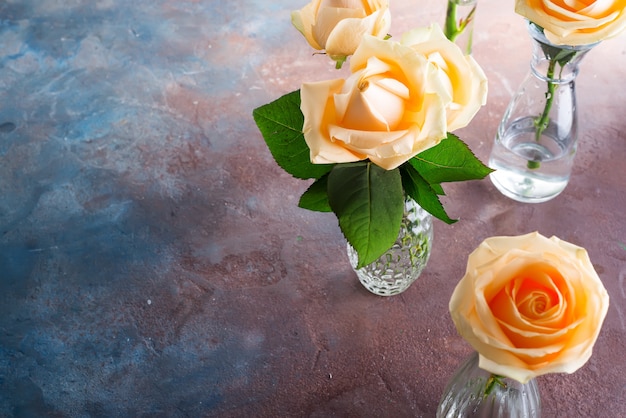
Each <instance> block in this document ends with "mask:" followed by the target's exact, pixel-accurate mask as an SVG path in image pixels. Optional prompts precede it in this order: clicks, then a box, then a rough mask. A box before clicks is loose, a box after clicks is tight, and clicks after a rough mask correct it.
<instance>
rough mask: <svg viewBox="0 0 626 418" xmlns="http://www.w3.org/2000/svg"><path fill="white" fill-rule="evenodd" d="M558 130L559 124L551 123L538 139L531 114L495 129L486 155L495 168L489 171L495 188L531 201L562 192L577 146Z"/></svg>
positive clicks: (547, 198) (521, 199) (549, 197)
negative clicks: (495, 134) (488, 152)
mask: <svg viewBox="0 0 626 418" xmlns="http://www.w3.org/2000/svg"><path fill="white" fill-rule="evenodd" d="M565 131H568V130H565ZM559 133H562V131H561V132H559V125H557V124H552V123H551V124H549V125H548V127H547V128H546V129H545V130H544V131H543V132H542V133H541V135H540V138H539V140H537V137H536V128H535V125H534V118H533V117H531V116H528V117H524V118H521V119H518V120H516V121H515V122H514V123H512V124H510V125H509V127H508V129H506V131H504V132H498V136H497V137H496V141H495V144H494V148H493V150H492V152H491V156H490V158H489V166H490V167H491V168H493V169H495V170H496V171H494V172H493V173H491V174H490V177H491V181H492V182H493V184H494V185H495V186H496V187H497V188H498V190H500V192H501V193H502V194H504V195H505V196H508V197H510V198H511V199H514V200H517V201H520V202H532V203H539V202H545V201H547V200H550V199H552V198H554V197H555V196H556V195H558V194H559V193H561V192H562V191H563V190H564V189H565V186H567V183H568V181H569V176H570V172H571V169H572V164H573V161H574V155H575V153H576V148H575V145H572V143H573V141H570V140H569V138H567V137H565V138H563V136H562V135H559Z"/></svg>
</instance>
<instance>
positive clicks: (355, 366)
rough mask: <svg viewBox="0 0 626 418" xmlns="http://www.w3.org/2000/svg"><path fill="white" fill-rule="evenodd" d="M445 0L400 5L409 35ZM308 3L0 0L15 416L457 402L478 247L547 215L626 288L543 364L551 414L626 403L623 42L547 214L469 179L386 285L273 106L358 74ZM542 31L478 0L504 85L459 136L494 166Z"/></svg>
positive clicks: (368, 411)
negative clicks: (283, 145) (321, 36)
mask: <svg viewBox="0 0 626 418" xmlns="http://www.w3.org/2000/svg"><path fill="white" fill-rule="evenodd" d="M443 3H444V2H441V1H435V0H431V1H427V2H422V3H421V4H420V7H419V8H418V7H417V6H416V3H415V2H394V3H393V5H392V13H393V16H394V26H393V28H394V31H397V32H401V31H402V30H404V29H408V28H410V27H413V26H418V25H426V24H428V23H430V22H431V21H433V20H441V18H442V16H443V12H444V6H445V5H444V4H443ZM303 4H304V2H302V4H296V3H294V2H291V1H286V0H282V1H274V2H265V1H252V0H249V1H245V0H235V1H228V2H226V1H224V2H215V1H213V2H209V1H192V0H189V1H181V0H176V1H174V0H159V1H152V0H151V1H147V0H138V1H133V2H125V1H120V0H99V1H96V0H93V1H88V0H71V1H65V0H63V1H62V0H8V1H6V0H5V1H4V2H0V416H3V417H4V416H7V417H10V416H15V417H35V416H36V417H42V416H51V417H65V416H67V417H112V416H122V417H125V416H129V417H131V416H132V417H136V416H150V417H154V416H163V417H165V416H167V417H198V416H220V417H239V416H245V417H249V416H266V417H274V416H294V417H299V416H313V417H331V416H337V417H340V416H341V417H344V416H348V417H351V416H354V417H356V416H359V417H368V416H383V417H384V416H393V417H402V416H426V417H427V416H433V413H434V409H435V407H436V405H437V402H438V399H439V396H440V394H441V392H442V391H443V387H444V385H445V382H446V380H447V379H448V378H449V377H450V376H451V375H452V372H453V371H454V369H455V368H456V366H457V364H458V363H459V362H460V361H461V360H462V359H463V358H464V357H465V356H466V355H467V354H468V353H469V347H468V346H467V344H466V343H464V342H463V341H462V339H461V338H460V337H458V335H457V334H456V332H455V330H454V327H453V325H452V322H451V320H449V317H448V314H447V301H448V298H449V296H450V294H451V291H452V289H453V288H454V285H455V284H456V281H457V280H458V279H459V278H460V277H461V275H462V273H463V271H464V266H465V260H466V257H467V254H469V252H470V251H471V250H472V249H473V248H474V247H475V246H476V245H478V243H479V242H480V241H482V239H484V238H485V237H487V236H490V235H499V234H518V233H525V232H529V231H531V230H536V229H538V230H540V231H541V232H542V233H543V234H544V235H552V234H556V235H559V236H560V237H562V238H563V239H566V240H570V241H572V242H575V243H577V244H580V245H583V246H585V247H587V248H588V250H589V252H590V255H591V257H592V260H593V261H594V264H595V265H596V268H597V270H598V272H599V273H600V276H601V277H602V279H603V280H604V281H605V284H606V287H607V288H608V290H609V293H610V296H611V301H612V305H611V308H610V310H609V315H608V317H607V321H606V324H605V327H604V329H603V331H602V333H601V335H600V339H599V341H598V345H597V346H596V350H595V353H594V356H593V357H592V359H591V361H590V362H589V363H588V365H586V366H585V367H584V368H583V369H581V370H580V371H578V372H577V373H575V374H573V375H569V376H546V377H542V378H540V379H539V383H540V386H541V390H542V396H543V398H544V405H545V411H546V414H545V416H559V417H561V416H562V417H572V416H626V407H625V406H624V403H623V402H622V400H623V399H624V397H625V396H626V393H625V388H626V377H625V376H626V365H625V363H624V356H625V355H626V351H625V349H624V347H625V346H626V337H625V332H626V320H625V319H624V318H626V303H625V299H626V285H625V283H624V280H625V277H626V250H625V249H624V244H626V216H625V212H624V208H625V207H626V198H625V192H626V184H625V180H624V179H625V178H626V168H625V167H626V165H624V163H623V158H624V155H626V134H625V133H624V132H626V121H625V120H624V118H623V114H624V110H625V107H626V93H625V92H624V90H623V89H621V88H620V89H616V88H615V87H616V80H623V79H624V78H626V70H625V69H626V49H625V47H624V38H623V37H621V38H619V39H617V40H613V41H610V42H606V43H603V44H602V45H601V46H599V47H597V48H596V49H595V50H594V51H592V53H590V55H589V58H588V59H587V61H586V62H585V63H584V65H583V68H582V71H581V75H580V76H579V86H578V92H579V100H580V103H581V145H580V151H579V155H578V156H577V163H576V164H577V166H576V169H575V172H574V175H573V177H572V181H571V183H570V185H569V186H568V189H567V190H566V192H565V193H563V195H561V196H559V197H558V198H557V199H555V200H554V201H552V202H548V203H546V204H541V205H534V206H529V205H521V204H517V203H515V202H512V201H509V200H507V199H505V198H503V197H502V196H500V195H499V194H498V193H497V192H496V191H495V189H494V188H493V187H492V186H491V184H490V183H489V182H488V181H484V182H471V183H467V184H463V185H451V187H450V188H447V189H446V190H447V191H448V195H449V197H448V198H446V199H447V201H446V203H447V205H448V208H449V211H450V213H451V214H452V215H453V216H454V217H460V218H462V221H461V222H459V223H458V224H455V225H453V226H446V225H443V224H441V223H437V224H436V225H435V235H436V241H435V245H434V248H433V255H432V258H431V261H430V263H429V266H428V268H427V270H426V271H425V272H424V273H423V275H422V277H421V278H420V280H419V281H418V282H417V283H415V284H414V285H413V286H412V287H411V288H410V289H409V290H408V291H407V292H405V293H404V294H402V295H401V296H397V297H393V298H379V297H376V296H373V295H371V294H369V293H367V291H365V290H364V288H362V286H361V285H360V284H359V283H358V281H357V279H356V276H355V275H354V273H353V272H352V271H351V270H350V267H349V265H348V260H347V256H346V255H345V244H344V241H343V239H342V237H341V234H340V232H339V230H338V228H337V225H336V221H335V219H334V218H333V217H332V216H331V215H329V214H319V213H311V212H307V211H304V210H301V209H298V208H297V201H298V198H299V195H300V194H301V193H302V192H303V191H304V190H305V189H306V186H307V185H306V184H305V183H304V182H300V181H298V180H295V179H292V178H290V177H289V176H288V175H287V174H285V173H283V172H282V171H281V170H280V169H279V168H278V167H276V165H275V163H274V162H273V160H272V158H271V156H270V154H269V152H268V151H267V149H266V147H265V145H264V144H263V141H262V139H261V137H260V135H259V133H258V131H257V130H256V128H255V126H254V122H253V121H252V118H251V112H252V109H253V108H255V107H256V106H259V105H261V104H263V103H266V102H268V101H270V100H272V99H274V98H276V97H278V95H280V94H282V93H286V92H288V91H291V90H294V89H296V88H298V87H299V85H300V83H301V82H302V81H303V80H305V79H306V80H314V79H324V78H331V77H336V76H337V73H336V72H335V70H334V69H333V68H332V64H331V63H330V62H329V60H326V59H325V57H323V56H312V54H311V53H312V51H311V50H310V49H309V48H308V46H307V45H306V44H305V43H304V41H303V40H302V39H301V37H300V36H299V34H298V33H297V32H296V31H295V30H294V29H293V28H292V27H291V26H290V23H289V13H290V11H291V10H292V9H295V8H298V7H300V6H301V5H303ZM524 31H525V28H524V24H523V21H521V20H520V19H519V18H518V17H516V16H515V15H514V14H513V11H512V9H511V10H510V9H509V5H506V4H503V2H499V1H496V0H483V1H481V2H480V8H479V9H478V26H477V31H476V35H475V37H476V38H475V51H474V55H475V57H476V59H477V60H478V61H479V62H480V63H481V65H482V66H483V68H484V69H485V72H486V73H487V75H488V77H489V81H490V96H489V103H488V105H487V106H486V107H485V108H484V109H483V110H482V111H481V113H479V115H478V116H477V117H476V119H475V120H474V122H473V123H472V125H471V126H470V127H468V128H466V129H465V130H464V131H463V132H460V134H461V136H462V137H463V138H464V139H465V140H466V141H467V142H468V144H469V145H470V146H471V147H472V149H473V150H474V151H475V152H476V153H477V154H478V155H479V156H480V157H481V158H483V159H485V158H486V157H487V155H488V153H489V149H490V143H491V138H492V137H493V133H494V132H495V128H496V126H497V123H498V121H499V118H500V117H501V115H502V112H503V110H504V107H505V105H506V103H507V102H508V100H509V98H510V95H511V93H512V91H513V90H514V89H515V86H516V85H517V83H519V81H520V80H521V78H522V77H523V75H524V73H525V71H526V70H527V63H528V57H529V53H530V51H529V45H528V43H527V39H526V35H525V33H524ZM607 63H609V64H607ZM619 85H621V84H619Z"/></svg>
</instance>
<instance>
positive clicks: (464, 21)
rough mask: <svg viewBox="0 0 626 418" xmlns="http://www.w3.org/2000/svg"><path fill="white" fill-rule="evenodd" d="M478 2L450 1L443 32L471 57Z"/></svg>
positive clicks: (465, 0)
mask: <svg viewBox="0 0 626 418" xmlns="http://www.w3.org/2000/svg"><path fill="white" fill-rule="evenodd" d="M477 3H478V0H448V6H447V8H446V21H445V23H444V26H443V31H444V33H445V35H446V37H447V38H448V39H449V40H451V41H452V42H454V43H455V44H457V45H458V46H459V47H460V48H461V50H462V51H463V53H464V54H466V55H471V53H472V42H473V40H474V17H475V15H476V5H477Z"/></svg>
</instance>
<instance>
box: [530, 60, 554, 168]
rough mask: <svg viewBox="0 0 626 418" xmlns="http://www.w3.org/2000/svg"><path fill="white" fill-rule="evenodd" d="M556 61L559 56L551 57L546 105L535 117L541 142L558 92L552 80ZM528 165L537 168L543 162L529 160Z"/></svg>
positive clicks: (538, 137) (536, 136)
mask: <svg viewBox="0 0 626 418" xmlns="http://www.w3.org/2000/svg"><path fill="white" fill-rule="evenodd" d="M556 62H557V58H556V57H554V58H551V59H550V62H549V63H548V72H547V74H546V77H547V78H548V89H547V91H546V105H545V106H544V108H543V112H542V113H541V115H540V116H539V117H537V118H536V119H535V141H537V142H539V140H540V139H541V135H542V134H543V131H544V130H545V129H546V128H547V127H548V125H549V124H550V109H552V102H553V101H554V96H555V93H556V83H553V82H552V80H553V79H554V69H555V68H556ZM526 166H527V167H528V168H529V169H531V170H535V169H537V168H539V167H541V162H539V161H530V160H529V161H528V163H527V164H526Z"/></svg>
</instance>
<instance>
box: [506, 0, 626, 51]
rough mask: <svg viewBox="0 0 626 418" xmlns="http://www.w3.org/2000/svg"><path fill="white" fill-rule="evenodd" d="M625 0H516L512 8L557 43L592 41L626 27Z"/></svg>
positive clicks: (612, 34) (575, 43)
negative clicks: (539, 27)
mask: <svg viewBox="0 0 626 418" xmlns="http://www.w3.org/2000/svg"><path fill="white" fill-rule="evenodd" d="M625 9H626V3H625V2H624V0H603V1H600V0H598V1H595V0H590V1H566V0H516V1H515V11H516V12H517V13H518V14H520V15H522V16H524V17H525V18H527V19H528V20H530V21H531V22H533V23H535V24H536V25H538V26H541V27H542V28H543V29H544V33H545V35H546V38H548V40H549V41H550V42H552V43H553V44H556V45H586V44H593V43H596V42H599V41H602V40H605V39H608V38H612V37H615V36H617V35H618V34H620V33H621V32H622V31H623V30H624V28H626V10H625Z"/></svg>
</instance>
